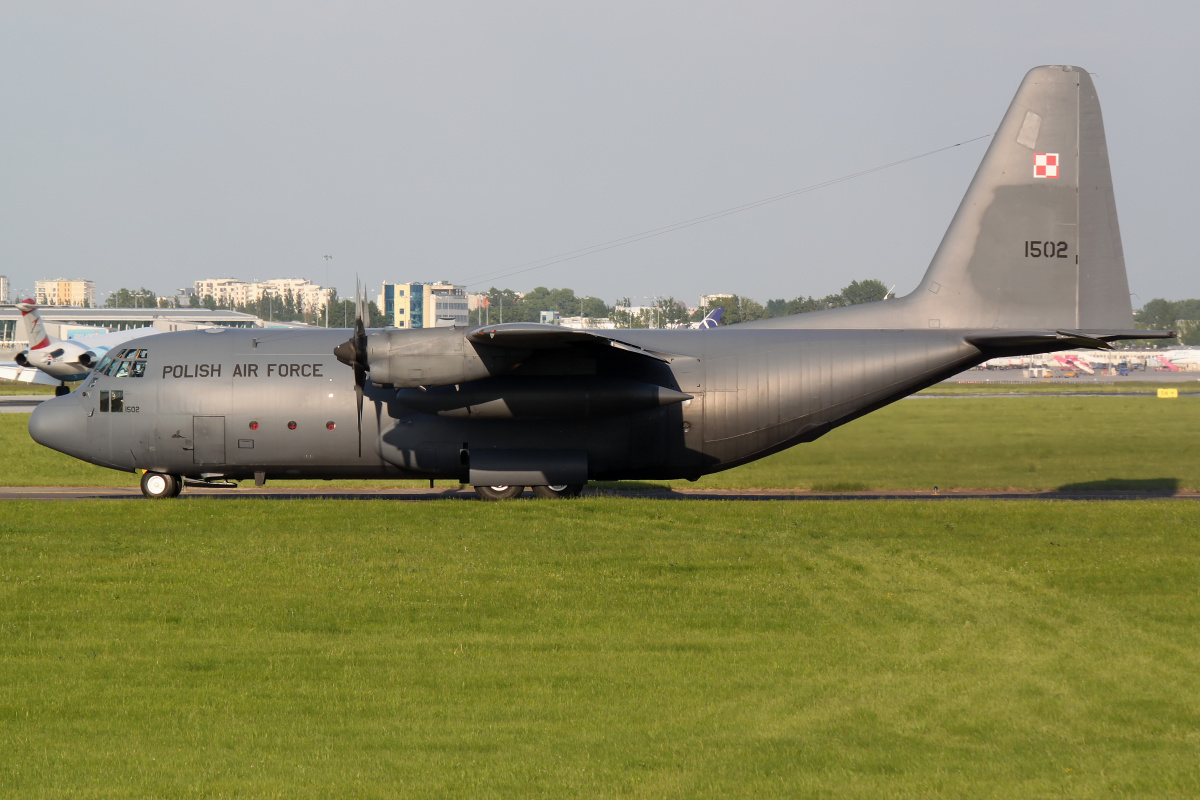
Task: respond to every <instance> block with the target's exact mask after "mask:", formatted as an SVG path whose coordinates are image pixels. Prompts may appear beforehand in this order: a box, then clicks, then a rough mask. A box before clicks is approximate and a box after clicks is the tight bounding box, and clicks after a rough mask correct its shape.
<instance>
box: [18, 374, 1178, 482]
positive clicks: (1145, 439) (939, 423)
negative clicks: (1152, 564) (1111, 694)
mask: <svg viewBox="0 0 1200 800" xmlns="http://www.w3.org/2000/svg"><path fill="white" fill-rule="evenodd" d="M27 424H28V416H27V415H23V414H0V452H3V453H7V454H12V455H13V457H11V458H5V459H3V460H2V461H0V485H3V486H134V485H136V479H135V478H134V476H133V475H131V474H128V473H121V472H113V471H111V470H107V469H102V468H99V467H94V466H90V465H88V464H84V463H82V462H80V461H76V460H75V459H73V458H70V457H68V456H64V455H61V454H59V453H56V452H53V451H51V450H48V449H46V448H44V447H41V446H39V445H37V444H35V443H34V442H33V441H32V440H30V438H29V435H28V432H27V430H26V425H27ZM285 485H304V484H285ZM306 485H310V486H329V485H330V484H329V483H325V482H320V481H316V482H309V483H308V484H306ZM334 485H348V486H355V485H362V486H369V485H410V486H422V485H426V484H424V483H423V482H421V481H415V482H409V483H407V484H394V483H393V484H386V483H385V484H380V483H374V484H372V483H367V484H356V483H343V484H334ZM663 485H666V484H663ZM671 485H674V486H679V487H695V488H731V489H748V488H766V489H794V490H796V491H810V490H816V491H859V490H869V489H917V490H926V489H932V488H933V487H934V486H937V487H939V488H940V489H942V490H953V489H1008V488H1016V489H1038V490H1045V489H1059V488H1074V489H1097V490H1104V489H1153V490H1164V491H1170V490H1174V489H1200V398H1198V397H1181V398H1178V399H1175V400H1159V399H1157V398H1153V397H1023V398H1008V397H996V398H953V399H929V398H926V399H912V400H902V401H900V402H898V403H895V404H893V405H891V406H889V407H887V408H885V409H883V410H881V411H878V412H876V413H874V414H870V415H868V416H866V417H864V418H863V419H860V420H857V421H855V422H852V423H850V424H849V425H846V426H844V427H842V428H838V429H836V430H834V431H833V432H832V433H829V434H827V435H826V436H824V437H822V438H821V439H819V440H817V441H816V442H813V443H811V444H805V445H800V446H798V447H794V448H791V449H790V450H787V451H785V452H783V453H779V454H777V455H774V456H771V457H770V458H765V459H763V460H761V461H757V462H754V463H751V464H747V465H745V466H743V467H739V468H737V469H734V470H730V471H728V472H722V473H718V474H715V475H710V476H707V477H704V478H702V479H701V480H700V481H698V482H696V483H688V482H687V481H676V482H673V483H672V484H671Z"/></svg>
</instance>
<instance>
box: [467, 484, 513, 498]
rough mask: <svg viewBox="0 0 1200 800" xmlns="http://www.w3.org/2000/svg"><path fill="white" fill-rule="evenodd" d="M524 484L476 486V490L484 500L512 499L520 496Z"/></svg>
mask: <svg viewBox="0 0 1200 800" xmlns="http://www.w3.org/2000/svg"><path fill="white" fill-rule="evenodd" d="M523 491H525V487H524V486H476V487H475V492H476V494H478V495H479V496H480V497H482V498H483V499H484V500H511V499H513V498H514V497H520V496H521V492H523Z"/></svg>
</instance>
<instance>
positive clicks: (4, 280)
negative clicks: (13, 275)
mask: <svg viewBox="0 0 1200 800" xmlns="http://www.w3.org/2000/svg"><path fill="white" fill-rule="evenodd" d="M7 302H8V276H7V275H0V303H7Z"/></svg>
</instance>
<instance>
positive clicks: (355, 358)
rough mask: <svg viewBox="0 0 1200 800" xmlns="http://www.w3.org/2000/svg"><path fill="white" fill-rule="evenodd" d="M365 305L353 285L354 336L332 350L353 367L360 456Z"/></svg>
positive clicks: (367, 365) (366, 368) (365, 372)
mask: <svg viewBox="0 0 1200 800" xmlns="http://www.w3.org/2000/svg"><path fill="white" fill-rule="evenodd" d="M364 308H365V304H364V303H363V298H362V289H361V287H360V286H359V284H358V282H357V281H356V282H355V284H354V336H353V337H351V338H350V339H348V340H346V341H344V342H342V343H341V344H339V345H338V346H337V347H335V348H333V354H334V355H335V356H337V360H338V361H340V362H342V363H343V364H345V365H346V366H348V367H354V399H355V402H356V403H357V404H358V454H359V455H360V456H361V455H362V415H363V391H364V389H365V387H366V385H367V378H368V373H369V372H370V370H371V365H370V363H369V362H368V361H367V326H366V324H365V323H364V322H363V313H364Z"/></svg>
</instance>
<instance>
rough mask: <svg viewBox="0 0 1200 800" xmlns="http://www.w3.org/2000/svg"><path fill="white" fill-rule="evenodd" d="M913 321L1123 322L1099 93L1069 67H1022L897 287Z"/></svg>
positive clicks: (997, 324) (980, 324)
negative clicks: (906, 290) (916, 266)
mask: <svg viewBox="0 0 1200 800" xmlns="http://www.w3.org/2000/svg"><path fill="white" fill-rule="evenodd" d="M905 299H906V300H909V301H910V302H911V303H913V304H914V305H918V306H921V307H925V308H927V309H928V313H927V314H926V316H927V317H928V319H927V320H926V321H925V323H924V324H925V325H929V326H933V327H950V328H1010V329H1011V328H1038V329H1046V328H1049V329H1054V328H1071V329H1100V328H1123V329H1128V328H1132V327H1133V313H1132V309H1131V308H1130V303H1129V284H1128V280H1127V278H1126V275H1125V256H1124V254H1123V252H1122V249H1121V232H1120V230H1119V228H1118V226H1117V210H1116V203H1115V201H1114V198H1113V188H1112V174H1111V172H1110V171H1109V166H1108V145H1107V143H1106V142H1105V139H1104V123H1103V120H1102V119H1101V116H1100V103H1099V102H1098V100H1097V99H1096V89H1095V86H1094V85H1093V84H1092V79H1091V77H1090V76H1089V75H1088V73H1087V72H1086V71H1085V70H1083V69H1080V68H1079V67H1066V66H1062V67H1057V66H1056V67H1037V68H1035V69H1032V70H1030V71H1029V73H1028V74H1027V75H1026V76H1025V80H1024V81H1022V82H1021V87H1020V88H1019V89H1018V90H1017V95H1016V97H1014V98H1013V101H1012V104H1011V105H1010V106H1009V108H1008V113H1007V114H1005V116H1004V120H1003V121H1002V122H1001V123H1000V128H999V129H998V130H997V131H996V136H995V138H994V139H993V140H992V144H991V146H990V147H989V148H988V151H987V154H986V155H985V156H984V158H983V163H982V164H980V166H979V170H978V171H977V172H976V173H975V178H974V180H972V181H971V186H970V188H969V189H968V190H967V194H966V196H965V197H964V198H963V201H962V204H961V205H960V206H959V208H958V212H957V213H956V214H955V215H954V221H953V222H951V224H950V228H949V230H947V231H946V235H945V238H943V239H942V243H941V246H939V247H938V249H937V253H936V254H935V255H934V257H933V261H932V263H931V264H930V265H929V270H928V271H927V272H926V274H925V278H924V279H923V280H922V281H921V284H920V286H919V287H917V290H916V291H915V292H913V294H911V295H909V296H908V297H907V298H905Z"/></svg>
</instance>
